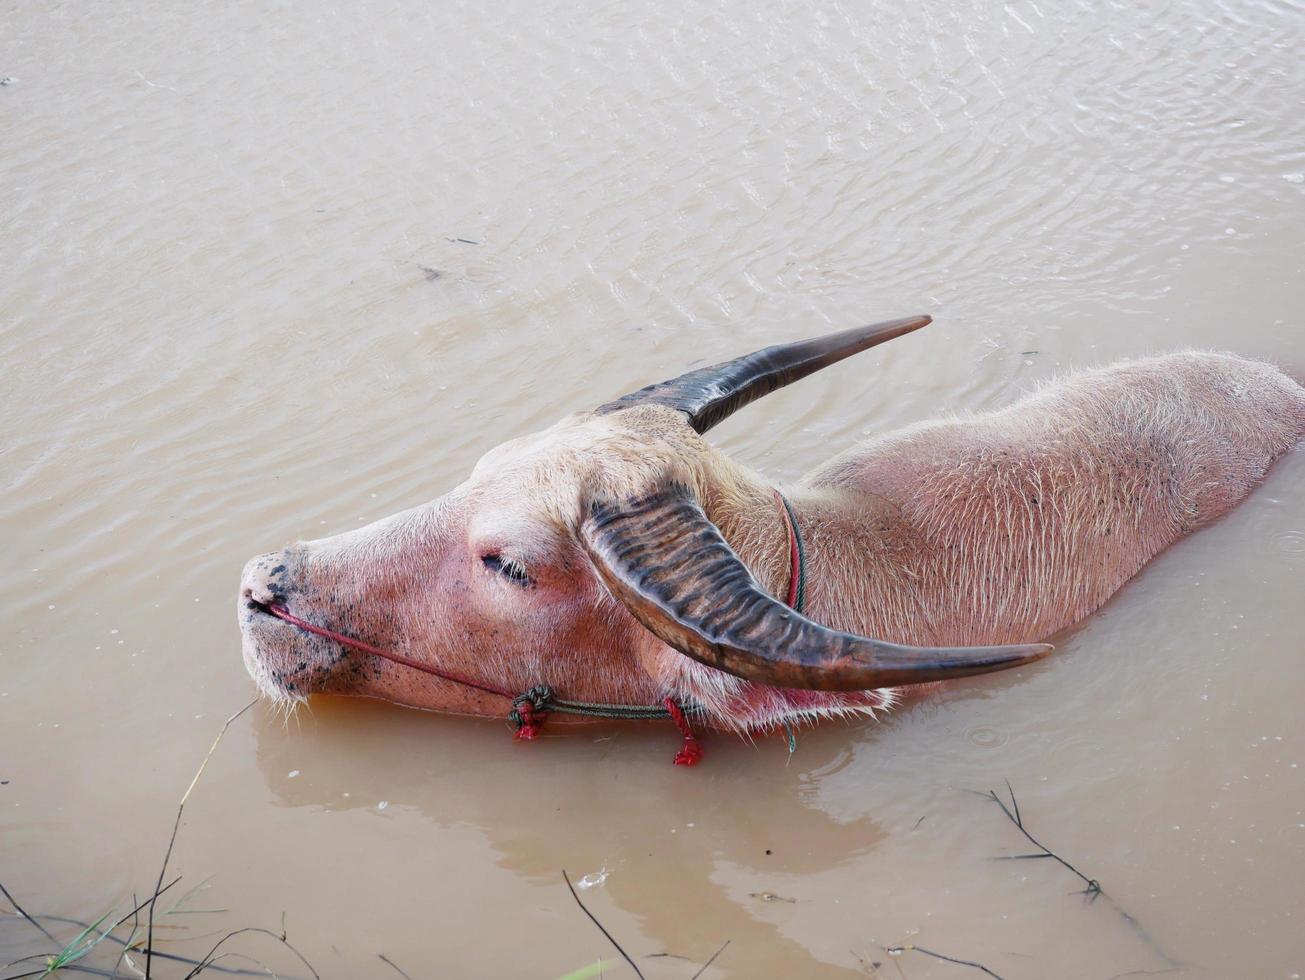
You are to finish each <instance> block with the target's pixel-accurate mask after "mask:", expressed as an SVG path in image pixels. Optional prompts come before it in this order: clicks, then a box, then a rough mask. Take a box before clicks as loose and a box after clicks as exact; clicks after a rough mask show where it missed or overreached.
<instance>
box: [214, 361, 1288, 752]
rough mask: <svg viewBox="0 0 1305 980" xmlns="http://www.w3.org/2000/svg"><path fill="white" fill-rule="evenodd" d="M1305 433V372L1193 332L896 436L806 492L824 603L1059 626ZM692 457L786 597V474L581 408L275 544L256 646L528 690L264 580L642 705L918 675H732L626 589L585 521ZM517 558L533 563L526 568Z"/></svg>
mask: <svg viewBox="0 0 1305 980" xmlns="http://www.w3.org/2000/svg"><path fill="white" fill-rule="evenodd" d="M1302 437H1305V389H1302V388H1301V387H1300V386H1299V385H1298V384H1296V383H1295V382H1294V381H1292V380H1291V379H1289V378H1287V377H1286V376H1285V375H1284V374H1282V373H1281V372H1280V371H1278V370H1277V369H1276V368H1273V367H1271V366H1269V365H1265V364H1261V363H1258V362H1253V361H1247V360H1243V359H1241V358H1237V357H1233V356H1230V355H1213V354H1202V353H1185V354H1174V355H1168V356H1166V357H1162V358H1151V359H1147V360H1143V361H1136V362H1128V363H1124V364H1120V365H1116V366H1113V367H1110V368H1106V369H1101V370H1098V371H1092V372H1085V373H1082V374H1078V375H1074V376H1072V377H1070V378H1069V379H1066V380H1064V381H1060V382H1057V383H1054V384H1052V385H1049V386H1047V387H1046V388H1044V389H1043V390H1041V391H1039V392H1037V393H1035V394H1033V395H1030V396H1028V397H1026V398H1024V399H1021V400H1020V401H1019V402H1017V403H1015V404H1014V405H1012V406H1010V407H1009V408H1006V409H1003V410H1001V411H998V412H995V413H992V414H990V415H986V416H981V417H977V418H972V419H962V420H958V421H950V422H940V423H933V424H929V425H925V426H917V427H914V428H912V429H909V430H906V431H904V432H901V433H896V434H890V435H887V436H883V437H880V438H877V439H875V440H872V441H870V442H868V443H865V444H862V445H859V446H857V447H855V448H854V449H852V450H850V451H849V452H847V453H845V454H843V455H842V456H840V457H838V458H836V459H834V460H832V461H831V462H830V463H828V464H826V465H824V466H822V467H820V468H819V469H817V470H816V471H815V472H814V473H812V474H810V475H809V476H808V477H807V478H806V479H804V480H803V481H802V482H801V483H800V484H799V485H797V486H795V487H793V488H791V489H789V490H787V491H786V493H787V494H788V496H789V498H790V500H791V501H792V503H793V505H794V508H795V510H796V512H797V515H798V523H799V525H800V527H801V529H802V533H803V535H804V538H805V540H806V544H807V548H808V558H809V564H808V576H809V582H810V585H809V592H808V613H809V615H810V616H811V617H812V618H813V619H815V620H817V621H818V622H821V623H824V624H825V625H829V626H833V627H836V628H839V629H844V630H849V631H852V632H857V633H860V634H862V635H867V636H874V637H877V638H880V639H885V640H890V641H894V642H899V643H909V644H917V645H928V644H946V645H959V644H997V643H1012V642H1029V641H1034V640H1038V639H1043V638H1046V637H1048V636H1051V635H1052V634H1054V633H1056V632H1057V631H1059V630H1061V629H1063V628H1065V627H1067V626H1069V625H1070V624H1072V623H1074V622H1076V621H1077V620H1079V619H1081V618H1082V617H1084V616H1086V615H1087V614H1088V613H1090V612H1091V611H1092V610H1094V609H1096V608H1098V607H1099V606H1100V605H1101V604H1102V603H1103V602H1105V601H1106V600H1107V599H1108V598H1109V597H1110V596H1111V595H1112V594H1113V593H1114V592H1115V591H1116V590H1117V589H1118V588H1119V587H1120V586H1121V585H1123V584H1124V582H1126V581H1127V580H1128V579H1129V578H1131V577H1132V576H1133V575H1135V574H1136V573H1137V572H1138V570H1139V569H1141V567H1142V566H1143V565H1144V564H1145V563H1146V562H1147V561H1148V560H1149V559H1150V558H1151V557H1153V556H1154V555H1155V554H1156V553H1158V552H1159V551H1161V550H1162V549H1163V548H1165V547H1166V546H1167V545H1169V544H1170V543H1172V542H1173V541H1175V540H1176V539H1177V538H1179V537H1181V536H1182V535H1184V534H1186V533H1188V532H1190V531H1191V530H1193V529H1195V528H1197V527H1199V526H1201V525H1202V524H1205V523H1208V522H1209V521H1212V520H1214V519H1216V518H1217V517H1219V516H1220V515H1221V514H1223V513H1225V512H1226V511H1227V510H1228V509H1229V508H1231V507H1232V506H1233V505H1235V504H1236V503H1237V502H1238V501H1240V500H1241V499H1242V498H1244V497H1245V496H1246V495H1247V494H1248V493H1249V492H1250V490H1251V489H1252V488H1253V487H1254V485H1255V484H1256V483H1257V482H1258V481H1259V480H1260V479H1261V478H1262V477H1263V475H1264V473H1265V472H1266V471H1267V469H1268V467H1269V465H1270V464H1271V463H1272V461H1273V460H1274V459H1276V458H1277V457H1278V456H1280V455H1281V454H1282V453H1284V452H1286V451H1287V450H1289V449H1290V448H1292V447H1293V446H1294V445H1295V444H1296V443H1297V442H1298V441H1299V440H1300V439H1301V438H1302ZM668 477H671V478H676V479H679V480H681V481H684V482H687V483H688V484H690V485H691V486H693V487H694V488H695V489H696V491H697V493H698V496H699V499H700V500H701V501H702V503H703V506H704V509H705V510H706V511H707V513H708V516H709V517H710V518H711V519H712V520H713V521H714V522H715V523H716V524H717V526H718V527H719V528H720V529H721V531H722V533H723V534H724V535H725V538H726V540H728V541H729V542H730V544H731V546H732V547H733V548H734V549H735V551H736V552H738V554H739V555H740V557H741V558H742V559H743V560H744V562H745V563H746V564H747V565H748V567H749V568H750V569H751V570H752V571H753V574H754V575H755V577H756V578H757V580H758V581H759V582H760V583H761V584H762V585H763V586H764V587H766V588H767V589H769V590H770V592H771V593H772V594H773V595H776V596H779V597H781V598H782V597H783V596H784V595H785V594H786V593H787V590H788V584H789V571H790V570H789V561H788V549H787V538H786V532H785V526H784V523H783V518H782V515H781V512H780V511H779V509H778V507H777V505H776V503H775V501H774V497H773V495H772V492H771V487H770V485H769V484H768V483H767V481H765V480H764V479H763V478H762V477H760V476H758V475H757V474H754V473H751V472H749V471H747V470H745V469H743V468H742V467H740V466H738V464H736V463H734V462H733V461H731V460H730V459H728V457H725V456H724V455H722V454H720V453H718V452H717V451H716V450H714V449H713V448H712V447H711V446H710V445H709V444H708V443H707V442H706V441H705V440H704V439H703V438H702V437H700V436H698V435H697V434H696V433H694V432H693V431H692V430H690V429H689V428H688V426H687V425H685V424H684V423H683V421H682V416H680V415H679V413H677V412H674V411H672V410H670V409H666V408H662V407H656V406H655V407H643V408H634V409H629V410H625V411H620V412H616V413H613V414H608V415H601V416H599V415H592V414H588V413H582V414H577V415H574V416H570V417H568V418H566V419H563V420H562V421H561V422H559V423H558V424H557V425H555V426H553V427H552V428H551V429H548V430H545V431H544V432H542V433H539V434H537V435H535V436H532V437H529V438H526V439H519V440H514V441H513V442H509V443H507V444H505V445H503V446H500V447H498V448H497V449H495V450H493V451H491V452H490V453H489V454H487V455H486V456H485V457H484V459H482V460H481V462H480V463H479V464H478V465H477V466H476V468H475V470H474V472H473V473H472V475H471V477H470V478H469V479H468V480H467V481H466V482H465V483H463V484H461V485H460V486H458V487H457V488H455V489H454V490H452V491H450V492H449V493H448V494H446V495H445V496H444V497H442V498H440V499H439V500H437V501H435V502H433V503H430V504H427V505H424V506H421V507H417V508H414V509H412V510H409V511H405V512H403V513H400V514H397V515H395V516H393V517H390V518H387V519H385V520H383V521H378V522H377V523H375V524H372V525H369V526H368V527H364V528H360V529H358V530H355V531H351V532H349V533H346V534H342V535H338V536H336V537H332V538H323V539H320V540H317V541H308V542H302V543H299V544H296V545H293V546H291V547H290V548H288V549H286V550H285V551H282V552H276V553H272V554H268V555H263V556H260V557H258V558H255V559H253V560H252V561H251V562H250V563H249V564H248V565H247V566H246V568H245V571H244V576H243V579H242V582H241V590H240V599H239V608H238V611H239V618H240V625H241V630H242V634H243V638H244V657H245V664H246V667H247V668H248V669H249V672H250V674H251V675H252V676H253V677H254V679H255V680H256V681H257V682H258V684H259V687H260V688H261V689H262V690H263V692H264V693H265V694H267V695H268V696H270V697H272V698H275V699H278V700H282V701H286V700H292V701H293V700H298V699H301V698H304V697H306V696H308V695H310V694H313V693H316V692H328V693H333V694H348V695H360V696H366V697H374V698H381V699H384V700H388V701H394V702H398V703H400V704H406V705H412V706H415V707H420V708H427V709H431V710H435V711H444V712H452V713H458V714H470V715H484V716H493V717H503V716H504V715H505V714H506V711H507V708H508V705H507V704H506V703H505V702H504V700H503V699H502V698H499V697H497V696H493V695H488V694H484V693H481V692H479V691H475V690H473V689H470V688H466V687H463V686H460V685H457V684H452V683H450V682H447V681H444V680H441V679H439V678H436V677H432V676H430V675H428V674H425V673H422V672H419V671H415V670H412V669H409V668H405V667H402V666H397V665H395V664H392V663H389V662H387V661H383V660H380V659H378V658H376V657H372V656H367V655H365V654H360V653H357V652H352V651H346V650H344V649H343V648H341V647H340V646H339V645H338V644H336V643H334V642H332V641H330V640H326V639H322V638H319V637H314V636H311V635H308V634H306V633H304V632H302V631H300V630H298V629H297V628H295V627H293V626H290V625H288V624H285V623H282V622H280V621H279V620H276V619H274V618H272V617H271V616H269V615H267V614H265V613H263V612H261V611H259V609H258V608H257V606H256V605H255V604H253V603H259V602H261V603H268V602H272V601H276V600H278V599H279V600H280V601H283V602H284V603H285V605H286V606H287V607H288V608H289V610H290V611H291V612H292V613H294V614H295V615H297V616H300V617H301V618H303V619H305V620H308V621H310V622H313V623H316V624H318V625H321V626H325V627H328V628H330V629H333V630H336V631H338V632H341V633H345V634H348V635H350V636H354V637H357V638H359V639H362V640H365V641H366V642H368V643H371V644H374V645H376V646H380V647H383V648H386V649H391V650H393V651H395V652H397V653H400V654H402V655H404V656H406V657H409V658H411V659H414V660H417V661H420V662H422V663H428V664H432V665H436V666H439V667H441V668H443V669H445V670H450V671H453V672H456V673H459V674H461V675H464V676H468V677H471V678H474V679H478V680H485V681H488V682H490V683H492V684H493V685H494V686H496V687H502V688H506V689H509V690H513V691H525V690H526V689H527V688H529V687H531V686H533V685H535V684H539V683H548V684H550V685H551V686H552V687H553V688H554V689H555V690H556V691H557V692H558V694H559V695H560V696H562V697H567V698H571V699H574V700H582V701H600V702H612V703H620V704H658V703H660V702H661V700H662V699H663V698H664V697H667V696H673V697H676V698H677V699H679V700H681V701H693V702H696V703H699V704H702V705H704V706H705V707H706V708H707V710H708V712H709V715H708V723H709V724H712V725H714V726H716V727H722V728H738V729H747V728H758V727H770V726H774V725H776V724H779V723H781V722H784V721H792V720H804V719H815V718H818V717H822V716H824V715H827V714H831V713H844V712H868V711H872V710H874V709H876V708H882V707H887V706H889V705H891V704H892V702H893V700H894V698H895V697H896V695H897V693H898V692H895V691H888V690H879V691H866V692H861V693H852V694H838V693H830V692H819V691H790V690H783V689H777V688H768V687H763V686H760V685H756V684H752V683H750V682H747V681H743V680H739V679H737V678H734V677H731V676H729V675H726V674H722V673H721V672H719V671H716V670H713V669H712V668H709V667H705V666H702V665H701V664H698V663H696V662H695V661H692V660H690V659H689V658H687V657H685V656H683V655H681V654H680V653H678V652H677V651H675V650H673V649H671V648H669V647H667V646H666V645H665V644H664V643H662V642H661V641H660V640H658V639H657V638H656V637H654V636H653V635H652V634H651V633H649V632H648V631H647V630H645V629H644V628H643V627H642V626H641V625H640V624H639V623H638V622H636V621H635V619H634V618H633V617H632V616H631V615H630V614H629V613H628V612H627V611H626V610H625V608H624V607H623V606H622V605H621V604H620V603H619V602H617V601H616V600H614V599H613V598H612V597H611V596H610V595H609V594H608V593H607V591H606V589H605V588H604V586H603V585H602V584H601V583H600V581H599V580H598V578H597V577H596V574H595V572H594V570H593V568H592V567H591V565H590V563H589V559H588V557H587V555H586V553H585V551H584V549H583V547H582V546H581V545H580V543H579V540H578V538H577V528H578V526H579V523H580V521H581V517H582V514H583V513H584V509H585V506H586V503H587V501H588V500H589V499H590V497H591V495H593V494H595V493H602V494H608V495H616V496H618V497H620V496H624V495H630V494H632V493H636V492H638V491H640V490H641V489H646V488H649V487H652V486H654V485H656V484H657V483H659V482H660V481H662V480H663V479H666V478H668ZM486 556H499V561H498V562H497V563H496V562H493V561H491V562H490V563H488V564H487V563H486V561H485V558H486ZM504 563H506V564H504ZM513 563H516V564H518V565H519V566H520V567H521V568H523V569H524V570H525V573H526V575H528V581H527V582H525V583H524V584H523V583H521V582H519V581H516V580H514V579H513V578H512V577H511V576H510V575H509V574H507V573H506V572H511V571H512V564H513ZM251 600H253V603H251ZM900 690H901V689H899V691H900ZM567 720H569V719H568V718H566V716H558V717H555V718H554V719H552V720H550V722H549V724H550V725H553V724H558V723H561V722H564V721H567Z"/></svg>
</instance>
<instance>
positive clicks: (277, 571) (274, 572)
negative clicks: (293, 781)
mask: <svg viewBox="0 0 1305 980" xmlns="http://www.w3.org/2000/svg"><path fill="white" fill-rule="evenodd" d="M284 571H285V566H284V565H277V566H276V568H274V569H272V570H271V571H270V572H268V573H267V574H269V575H280V574H281V573H282V572H284Z"/></svg>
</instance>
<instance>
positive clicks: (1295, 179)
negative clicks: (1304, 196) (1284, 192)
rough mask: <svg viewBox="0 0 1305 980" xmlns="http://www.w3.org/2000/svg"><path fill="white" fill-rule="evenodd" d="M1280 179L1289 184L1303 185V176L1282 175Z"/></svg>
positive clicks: (1304, 179)
mask: <svg viewBox="0 0 1305 980" xmlns="http://www.w3.org/2000/svg"><path fill="white" fill-rule="evenodd" d="M1282 179H1283V180H1285V181H1286V182H1287V183H1289V184H1305V174H1283V175H1282Z"/></svg>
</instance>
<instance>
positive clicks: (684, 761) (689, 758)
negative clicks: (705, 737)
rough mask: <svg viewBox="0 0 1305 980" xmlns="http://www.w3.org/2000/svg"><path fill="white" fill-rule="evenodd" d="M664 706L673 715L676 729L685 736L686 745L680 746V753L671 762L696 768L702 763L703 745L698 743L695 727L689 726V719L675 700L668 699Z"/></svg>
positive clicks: (672, 719) (672, 718)
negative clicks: (694, 731) (694, 732)
mask: <svg viewBox="0 0 1305 980" xmlns="http://www.w3.org/2000/svg"><path fill="white" fill-rule="evenodd" d="M662 704H664V705H666V710H667V711H669V712H670V713H671V721H673V722H675V727H676V728H678V729H679V730H680V734H681V735H683V736H684V744H683V745H681V746H680V751H678V752H676V753H675V758H674V759H672V760H671V761H672V762H674V763H675V765H677V766H696V765H697V764H698V763H699V762H701V761H702V743H701V742H699V741H698V736H697V735H695V734H693V726H692V725H690V724H689V719H688V718H685V717H684V712H683V711H681V710H680V706H679V705H678V704H676V703H675V700H674V698H667V699H666V700H665V701H663V702H662Z"/></svg>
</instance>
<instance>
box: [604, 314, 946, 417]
mask: <svg viewBox="0 0 1305 980" xmlns="http://www.w3.org/2000/svg"><path fill="white" fill-rule="evenodd" d="M932 320H933V318H932V317H928V316H912V317H907V318H905V319H902V320H888V321H886V322H884V323H876V324H874V325H873V326H869V327H854V328H852V329H851V330H844V331H842V332H841V333H831V334H827V335H825V336H824V337H816V338H815V339H813V340H802V341H798V342H797V343H793V344H777V345H775V346H774V347H767V348H765V349H764V350H759V351H756V352H754V353H752V354H747V355H744V356H743V357H736V358H735V359H734V360H732V361H723V362H722V363H720V364H713V365H712V366H711V367H705V368H699V369H698V370H696V371H690V372H689V373H688V374H682V375H680V376H679V377H678V378H672V379H671V380H669V381H663V382H661V383H660V384H655V385H649V386H648V387H646V388H640V389H639V390H638V391H634V392H631V393H630V394H628V395H624V396H623V397H621V398H618V399H616V401H612V402H608V403H607V404H605V405H600V406H599V407H598V409H597V412H598V414H599V415H606V414H607V413H608V412H617V411H620V410H621V409H623V408H633V407H634V406H636V405H647V404H654V405H665V406H667V407H668V408H674V409H678V410H679V411H681V412H683V413H684V414H685V415H687V416H688V417H689V419H688V420H689V425H691V426H693V428H694V431H696V432H698V433H699V434H701V433H703V432H706V431H707V430H708V429H710V428H711V427H712V426H714V425H716V423H718V422H721V421H723V420H724V419H726V418H728V417H729V416H730V415H733V414H734V413H735V412H736V411H738V410H739V409H740V408H742V407H743V406H744V405H746V404H748V403H749V402H753V401H756V400H757V399H758V398H760V397H762V396H763V395H769V394H770V393H771V392H772V391H775V390H776V389H779V388H783V387H784V386H785V385H790V384H792V383H793V382H794V381H799V380H801V379H802V378H805V377H806V376H807V375H808V374H812V373H814V372H816V371H819V370H820V369H821V368H825V367H829V365H831V364H833V363H835V362H837V361H841V360H842V359H843V358H845V357H850V356H851V355H853V354H858V353H860V352H861V351H863V350H868V349H869V348H871V347H874V346H875V345H876V344H882V343H883V342H884V341H886V340H892V339H893V338H894V337H900V336H901V335H902V334H904V333H911V332H912V331H913V330H919V329H920V328H921V327H923V326H926V325H928V324H929V323H931V322H932Z"/></svg>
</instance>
